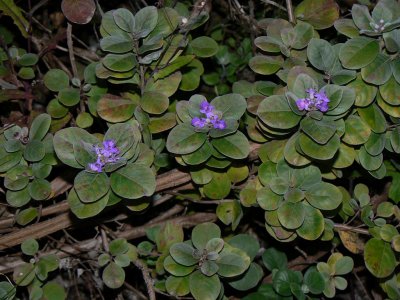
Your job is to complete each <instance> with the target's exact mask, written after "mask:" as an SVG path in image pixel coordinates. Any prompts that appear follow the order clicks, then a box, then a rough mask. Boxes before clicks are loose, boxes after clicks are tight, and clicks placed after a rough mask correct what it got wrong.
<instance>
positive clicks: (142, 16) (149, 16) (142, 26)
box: [133, 6, 158, 38]
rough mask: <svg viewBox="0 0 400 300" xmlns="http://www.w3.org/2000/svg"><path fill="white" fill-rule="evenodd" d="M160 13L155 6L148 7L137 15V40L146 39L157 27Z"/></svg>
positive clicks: (134, 32)
mask: <svg viewBox="0 0 400 300" xmlns="http://www.w3.org/2000/svg"><path fill="white" fill-rule="evenodd" d="M157 21H158V12H157V8H156V7H154V6H146V7H144V8H142V9H141V10H139V11H138V12H137V13H136V15H135V28H134V30H133V34H134V36H135V38H144V37H146V36H148V35H149V33H150V32H152V31H153V29H154V28H155V27H156V26H157Z"/></svg>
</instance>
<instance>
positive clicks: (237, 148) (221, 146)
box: [211, 131, 250, 159]
mask: <svg viewBox="0 0 400 300" xmlns="http://www.w3.org/2000/svg"><path fill="white" fill-rule="evenodd" d="M211 144H212V145H213V146H214V147H215V149H217V150H218V151H219V152H220V153H222V154H223V155H225V156H227V157H230V158H233V159H244V158H246V157H247V156H248V155H249V153H250V145H249V142H248V140H247V138H246V136H245V135H244V134H243V133H242V132H240V131H237V132H236V133H234V134H232V135H228V136H225V137H222V138H217V139H213V140H212V141H211Z"/></svg>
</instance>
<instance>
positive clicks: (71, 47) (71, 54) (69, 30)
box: [67, 22, 78, 78]
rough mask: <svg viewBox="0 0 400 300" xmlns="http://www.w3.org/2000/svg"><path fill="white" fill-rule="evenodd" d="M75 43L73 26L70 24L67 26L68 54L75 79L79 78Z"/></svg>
mask: <svg viewBox="0 0 400 300" xmlns="http://www.w3.org/2000/svg"><path fill="white" fill-rule="evenodd" d="M73 43H74V42H73V41H72V25H71V23H70V22H68V25H67V45H68V54H69V60H70V62H71V67H72V73H73V74H74V77H75V78H78V69H77V68H76V63H75V56H74V44H73Z"/></svg>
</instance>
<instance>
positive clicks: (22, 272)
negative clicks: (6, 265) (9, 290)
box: [13, 263, 35, 286]
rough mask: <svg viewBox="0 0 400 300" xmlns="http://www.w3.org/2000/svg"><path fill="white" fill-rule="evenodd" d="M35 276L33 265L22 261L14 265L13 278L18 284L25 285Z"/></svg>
mask: <svg viewBox="0 0 400 300" xmlns="http://www.w3.org/2000/svg"><path fill="white" fill-rule="evenodd" d="M34 278H35V265H34V264H31V263H23V264H22V265H20V266H18V267H16V268H15V269H14V273H13V280H14V281H15V283H16V284H17V285H19V286H27V285H28V284H30V283H31V282H32V281H33V279H34Z"/></svg>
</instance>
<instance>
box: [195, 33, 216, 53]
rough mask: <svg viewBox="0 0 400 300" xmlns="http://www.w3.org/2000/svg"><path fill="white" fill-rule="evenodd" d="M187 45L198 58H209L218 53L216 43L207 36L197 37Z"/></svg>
mask: <svg viewBox="0 0 400 300" xmlns="http://www.w3.org/2000/svg"><path fill="white" fill-rule="evenodd" d="M189 45H190V47H191V48H192V50H193V53H194V54H195V55H197V56H198V57H210V56H213V55H215V54H216V53H217V51H218V44H217V42H216V41H215V40H214V39H212V38H210V37H208V36H200V37H197V38H195V39H194V40H192V41H191V42H190V44H189Z"/></svg>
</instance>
